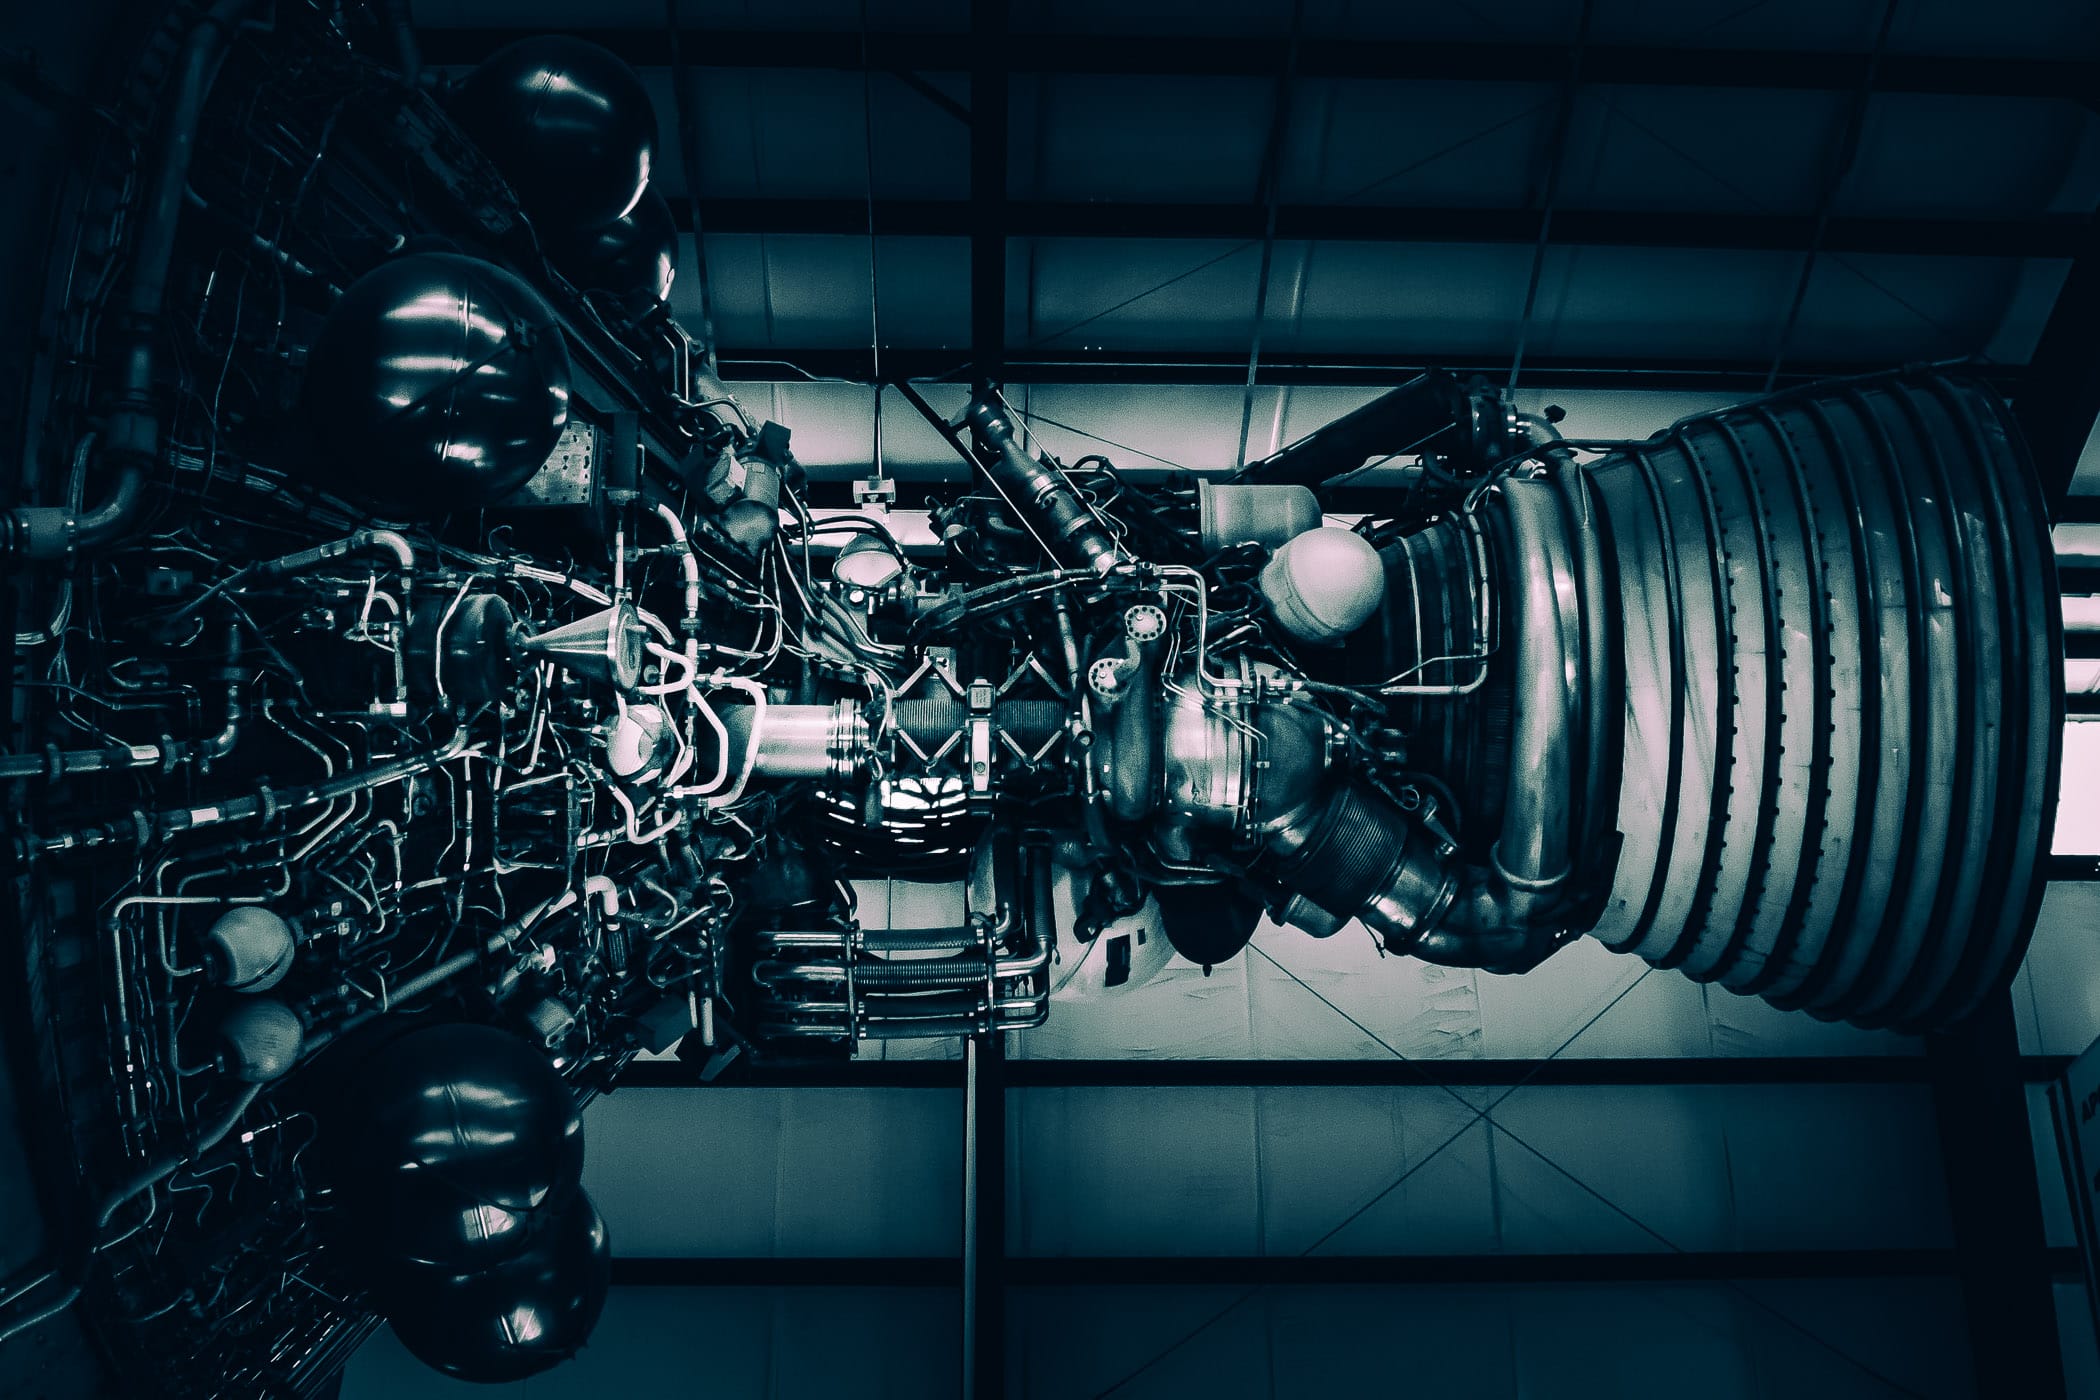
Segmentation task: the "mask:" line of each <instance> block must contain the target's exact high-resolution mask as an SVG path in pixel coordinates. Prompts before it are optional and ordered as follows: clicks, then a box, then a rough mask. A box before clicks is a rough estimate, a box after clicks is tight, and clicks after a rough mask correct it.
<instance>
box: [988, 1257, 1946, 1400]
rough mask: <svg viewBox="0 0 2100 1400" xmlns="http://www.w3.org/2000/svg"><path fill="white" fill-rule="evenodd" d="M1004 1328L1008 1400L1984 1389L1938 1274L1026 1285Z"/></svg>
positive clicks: (1511, 1397) (1606, 1399) (1773, 1397)
mask: <svg viewBox="0 0 2100 1400" xmlns="http://www.w3.org/2000/svg"><path fill="white" fill-rule="evenodd" d="M1008 1316H1009V1321H1008V1327H1009V1330H1010V1334H1011V1346H1010V1352H1009V1365H1008V1386H1007V1393H1008V1394H1009V1395H1010V1396H1012V1397H1014V1400H1075V1397H1084V1396H1099V1395H1102V1394H1106V1393H1113V1394H1114V1396H1115V1397H1117V1400H1183V1397H1188V1396H1203V1397H1206V1400H1331V1398H1332V1397H1335V1396H1344V1395H1364V1396H1374V1395H1375V1396H1387V1395H1404V1396H1453V1397H1456V1396H1464V1397H1466V1400H1684V1397H1686V1396H1689V1395H1697V1396H1699V1397H1700V1398H1701V1400H1861V1397H1875V1396H1884V1395H1907V1396H1914V1397H1924V1400H1959V1397H1965V1396H1969V1395H1971V1394H1973V1393H1974V1392H1973V1390H1972V1389H1971V1384H1970V1379H1969V1377H1970V1369H1969V1359H1968V1350H1967V1341H1966V1333H1965V1331H1964V1329H1963V1327H1962V1325H1961V1302H1960V1296H1959V1291H1958V1290H1957V1289H1956V1288H1955V1286H1954V1285H1953V1284H1952V1283H1951V1282H1950V1281H1947V1280H1937V1279H1867V1280H1851V1281H1846V1282H1843V1283H1828V1282H1809V1281H1800V1282H1796V1281H1787V1280H1776V1281H1763V1282H1754V1283H1745V1284H1732V1283H1698V1284H1684V1285H1675V1286H1670V1287H1657V1286H1637V1285H1535V1286H1521V1287H1514V1286H1503V1287H1491V1286H1484V1285H1471V1284H1468V1285H1452V1286H1431V1285H1421V1286H1406V1287H1399V1286H1381V1287H1351V1288H1326V1287H1288V1288H1271V1289H1262V1290H1250V1289H1245V1288H1229V1287H1226V1288H1209V1289H1180V1288H1177V1289H1164V1288H1162V1289H1140V1288H1088V1289H1037V1288H1029V1289H1019V1290H1015V1292H1014V1293H1013V1295H1012V1297H1011V1300H1010V1303H1009V1313H1008ZM1199 1329H1200V1330H1199ZM1191 1334H1194V1335H1193V1336H1191ZM1185 1338H1186V1339H1188V1340H1186V1341H1184V1340H1183V1339H1185ZM1177 1343H1179V1345H1177ZM1148 1363H1150V1364H1148Z"/></svg>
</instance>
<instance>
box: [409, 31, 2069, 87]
mask: <svg viewBox="0 0 2100 1400" xmlns="http://www.w3.org/2000/svg"><path fill="white" fill-rule="evenodd" d="M538 32H541V31H538V30H530V29H517V28H464V29H459V28H421V29H419V30H418V31H417V34H418V38H419V39H420V41H421V43H422V47H423V55H424V61H425V62H426V63H430V64H434V65H438V66H442V67H451V66H466V65H470V64H475V63H479V62H480V61H481V60H482V59H484V58H486V57H488V56H489V55H490V54H491V53H493V52H495V51H496V50H497V49H498V48H500V47H502V46H503V45H504V44H506V43H510V42H512V41H513V40H517V39H522V38H526V37H529V36H530V35H532V34H535V33H538ZM571 32H573V33H576V34H578V35H580V36H581V37H583V38H586V39H589V40H591V41H593V42H594V43H598V44H602V45H604V46H605V47H606V48H609V49H611V50H612V51H613V52H614V53H616V54H619V55H620V56H621V57H622V58H624V59H626V60H627V61H628V62H629V63H631V64H634V65H635V66H637V67H650V66H659V65H661V64H662V63H663V62H664V55H665V52H666V47H665V37H664V31H663V30H662V29H660V28H635V29H579V30H574V31H571ZM1281 41H1282V36H1281V35H1275V36H1270V35H1259V36H1246V37H1233V36H1225V37H1209V38H1206V37H1199V36H1191V35H1118V36H1116V37H1114V38H1103V37H1101V36H1098V35H1091V34H1016V35H1014V36H1013V37H1012V40H1011V42H1010V43H1009V44H1008V45H1007V46H1006V49H1005V59H1006V67H1007V70H1008V71H1010V72H1015V73H1096V74H1128V75H1138V76H1159V77H1178V76H1187V77H1258V78H1271V77H1273V76H1274V75H1275V72H1276V52H1277V46H1278V44H1279V43H1280V42H1281ZM683 42H684V43H686V44H688V45H690V46H691V48H690V52H691V54H692V56H693V61H694V62H695V63H697V64H699V65H701V66H703V67H715V68H818V69H851V70H853V71H856V72H857V71H859V69H860V67H861V64H862V61H863V59H862V47H861V34H860V32H859V31H858V30H831V31H799V30H744V31H735V30H719V29H688V30H686V31H684V36H683ZM971 47H972V46H971V39H970V36H969V35H967V34H963V33H953V32H951V33H932V34H912V33H897V32H884V33H871V34H869V35H868V36H867V49H866V62H867V63H868V64H870V65H871V66H873V67H876V68H884V69H895V68H906V69H912V70H915V71H918V72H952V73H962V72H968V71H969V70H970V68H971V67H972V62H971V59H972V53H971ZM1870 62H1871V59H1870V57H1869V55H1867V54H1864V53H1805V52H1795V51H1788V50H1768V49H1723V48H1670V47H1658V46H1651V45H1633V44H1606V45H1596V46H1591V47H1589V48H1587V49H1586V50H1585V52H1584V56H1583V75H1584V81H1585V82H1591V83H1598V84H1603V85H1607V86H1638V87H1700V88H1767V89H1782V90H1793V91H1815V92H1851V91H1854V90H1856V89H1858V88H1859V87H1860V85H1861V81H1862V79H1863V77H1864V75H1865V73H1866V71H1867V68H1868V66H1869V63H1870ZM1298 71H1299V73H1300V74H1301V75H1302V76H1304V77H1308V78H1362V79H1373V80H1385V81H1391V80H1400V81H1441V82H1492V83H1558V82H1559V81H1561V80H1562V79H1563V78H1564V77H1565V76H1566V75H1567V71H1568V46H1567V45H1565V44H1503V43H1453V42H1422V41H1419V40H1396V39H1333V38H1308V39H1306V40H1305V41H1304V44H1303V48H1302V51H1301V53H1300V55H1299V69H1298ZM1875 86H1876V88H1877V89H1878V90H1880V91H1883V92H1918V93H1939V94H1947V95H1955V96H1974V97H2026V98H2032V97H2049V98H2060V99H2065V100H2069V101H2075V102H2081V103H2085V104H2087V105H2092V104H2093V103H2094V102H2095V100H2096V88H2100V83H2096V78H2095V72H2094V66H2093V65H2092V64H2091V63H2089V62H2082V61H2077V60H2069V59H2053V58H1980V57H1970V56H1964V55H1945V56H1942V55H1934V54H1891V55H1885V56H1884V57H1883V58H1882V60H1881V66H1880V69H1879V70H1878V72H1877V73H1876V77H1875Z"/></svg>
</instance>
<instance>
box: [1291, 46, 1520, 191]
mask: <svg viewBox="0 0 2100 1400" xmlns="http://www.w3.org/2000/svg"><path fill="white" fill-rule="evenodd" d="M1553 96H1554V93H1553V89H1552V88H1551V87H1548V86H1545V85H1542V84H1537V83H1380V82H1371V81H1368V80H1364V79H1356V78H1321V79H1307V80H1304V81H1301V82H1299V83H1298V84H1297V86H1296V95H1295V97H1294V99H1293V101H1292V115H1291V126H1290V131H1289V135H1288V139H1287V144H1286V146H1285V152H1286V155H1285V159H1284V163H1283V170H1282V173H1281V177H1280V180H1279V182H1278V183H1279V187H1280V189H1281V191H1282V195H1283V198H1284V200H1285V201H1287V202H1290V203H1297V204H1370V205H1378V204H1399V205H1405V204H1414V205H1425V206H1443V205H1457V206H1463V207H1474V208H1477V207H1494V206H1501V205H1516V204H1521V203H1523V202H1524V199H1525V196H1526V194H1527V193H1528V191H1529V189H1530V180H1531V176H1530V170H1531V163H1532V159H1533V154H1534V151H1535V149H1536V147H1537V145H1538V143H1539V141H1540V140H1541V139H1542V138H1543V135H1544V132H1545V131H1546V129H1547V126H1548V124H1549V122H1550V119H1551V113H1552V107H1553Z"/></svg>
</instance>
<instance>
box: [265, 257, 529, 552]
mask: <svg viewBox="0 0 2100 1400" xmlns="http://www.w3.org/2000/svg"><path fill="white" fill-rule="evenodd" d="M569 374H570V367H569V354H568V350H567V348H566V347H565V346H564V345H563V343H562V338H561V333H560V331H559V330H558V329H557V328H556V325H555V319H554V313H553V312H552V311H551V310H550V309H549V308H548V306H547V303H546V302H545V301H544V300H542V299H541V297H540V295H539V293H537V292H535V291H533V289H532V288H531V287H529V286H527V285H526V284H525V283H524V282H522V281H520V280H519V279H518V278H516V277H514V276H512V275H511V274H510V273H508V272H505V271H504V270H503V269H502V268H499V267H497V266H495V265H494V264H491V263H487V262H483V261H481V260H479V259H476V258H469V257H463V256H460V255H458V254H454V253H417V254H414V255H411V256H409V257H405V258H400V259H397V260H396V261H394V262H390V263H386V264H384V265H382V266H380V267H378V268H376V269H374V270H373V271H371V272H368V273H366V274H365V275H364V276H363V277H360V278H359V279H358V280H357V281H356V282H354V283H352V284H351V286H350V289H349V290H348V291H347V292H345V293H344V294H343V298H342V300H341V301H340V302H339V303H337V305H336V307H335V309H334V310H333V311H332V312H331V313H330V314H329V317H328V320H327V322H326V323H325V324H324V325H323V326H322V328H321V332H320V334H319V335H318V336H317V337H316V338H315V340H314V345H313V349H312V352H311V354H310V355H309V357H308V363H307V374H306V384H305V388H304V393H303V401H304V407H305V410H306V415H307V420H308V425H309V427H310V428H311V430H312V436H313V439H314V449H315V453H316V456H315V457H314V459H313V462H314V465H315V467H316V468H317V469H318V470H317V473H316V474H317V476H318V478H319V479H318V481H317V483H316V484H318V485H321V486H323V487H325V488H326V489H329V490H332V491H336V492H338V493H340V494H344V495H349V496H355V497H361V498H364V499H367V500H370V501H372V502H373V503H374V504H376V505H379V506H380V507H382V508H383V509H385V510H387V511H390V512H392V513H395V514H398V515H400V516H403V517H406V518H417V519H420V518H428V517H431V516H435V515H441V514H444V513H445V512H447V511H452V510H462V509H466V510H471V509H477V508H479V507H482V506H486V505H488V504H490V503H491V502H493V501H496V500H498V499H500V498H502V497H503V496H505V495H507V494H508V493H510V492H511V491H513V490H516V489H517V488H518V487H519V486H520V485H522V484H523V483H524V482H525V481H526V479H527V478H529V477H530V476H531V475H532V474H533V473H534V472H536V471H538V470H539V468H540V466H541V464H542V463H544V462H545V461H546V460H547V455H548V453H550V452H552V451H553V450H554V444H555V442H556V440H557V439H559V438H560V436H561V431H562V428H563V426H564V425H565V424H566V423H567V422H568V418H569Z"/></svg>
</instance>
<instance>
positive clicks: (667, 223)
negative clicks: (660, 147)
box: [550, 189, 678, 303]
mask: <svg viewBox="0 0 2100 1400" xmlns="http://www.w3.org/2000/svg"><path fill="white" fill-rule="evenodd" d="M550 256H552V258H553V259H554V265H555V266H556V267H558V268H560V269H561V271H562V275H564V276H565V277H567V278H568V279H569V280H570V281H572V282H574V283H575V284H576V285H577V286H579V287H581V288H583V289H584V290H585V291H588V292H610V293H612V294H613V295H615V296H617V297H620V298H622V299H631V300H635V301H639V302H644V303H651V302H663V301H668V300H669V299H670V296H671V279H672V278H673V277H675V276H676V275H677V273H678V221H677V219H676V217H675V216H674V215H673V214H672V213H671V202H670V201H669V200H667V199H665V198H664V197H663V195H661V194H660V193H658V192H657V191H656V190H654V189H649V190H645V191H643V192H642V197H641V199H639V200H638V201H636V203H635V206H634V208H632V209H630V210H628V211H627V212H626V213H625V214H622V215H621V216H620V217H619V218H617V219H614V220H613V221H612V222H611V223H609V224H605V225H603V226H602V227H599V228H596V229H590V230H587V231H585V232H582V233H579V234H575V235H571V236H570V237H567V238H563V239H559V240H557V241H556V242H555V243H554V245H553V247H552V248H551V250H550Z"/></svg>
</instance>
